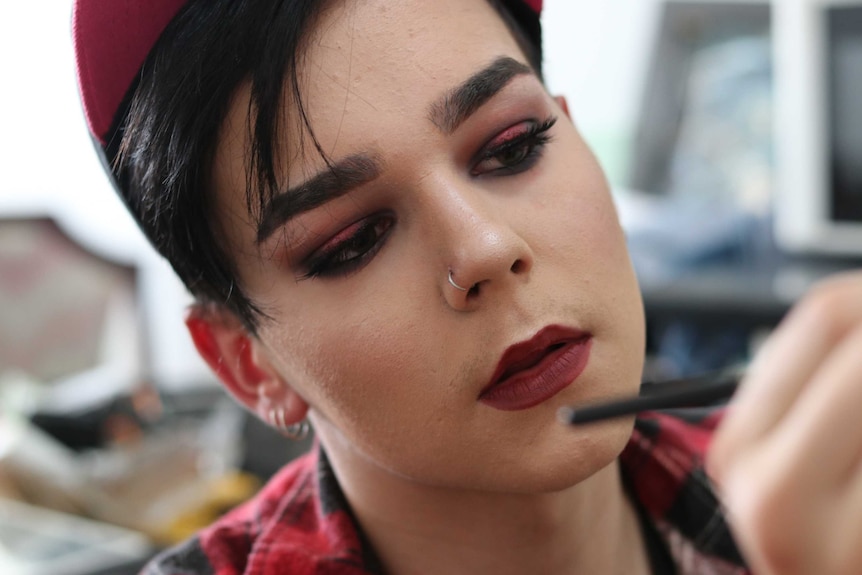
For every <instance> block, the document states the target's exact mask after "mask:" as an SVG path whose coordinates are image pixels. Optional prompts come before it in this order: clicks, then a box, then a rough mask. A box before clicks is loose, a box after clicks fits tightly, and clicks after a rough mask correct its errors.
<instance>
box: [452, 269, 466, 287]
mask: <svg viewBox="0 0 862 575" xmlns="http://www.w3.org/2000/svg"><path fill="white" fill-rule="evenodd" d="M449 284H450V285H451V286H452V287H453V288H455V289H456V290H458V291H467V288H465V287H461V286H459V285H458V284H456V283H455V280H454V279H452V268H449Z"/></svg>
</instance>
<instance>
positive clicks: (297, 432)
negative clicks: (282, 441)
mask: <svg viewBox="0 0 862 575" xmlns="http://www.w3.org/2000/svg"><path fill="white" fill-rule="evenodd" d="M269 423H270V425H272V426H273V427H274V428H276V429H277V430H278V431H279V432H281V434H282V435H284V436H285V437H287V438H288V439H292V440H294V441H300V440H302V439H305V437H306V436H307V435H308V432H309V430H310V428H311V426H309V425H308V421H306V420H305V419H303V420H302V421H299V422H297V423H293V424H290V425H288V424H287V422H286V421H285V419H284V409H282V408H281V407H278V408H273V409H270V410H269Z"/></svg>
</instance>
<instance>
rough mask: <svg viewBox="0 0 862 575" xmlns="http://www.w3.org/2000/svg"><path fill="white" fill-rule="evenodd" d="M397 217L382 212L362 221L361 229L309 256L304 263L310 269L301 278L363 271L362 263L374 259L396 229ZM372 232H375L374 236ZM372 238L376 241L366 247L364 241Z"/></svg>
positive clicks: (342, 274)
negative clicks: (393, 227)
mask: <svg viewBox="0 0 862 575" xmlns="http://www.w3.org/2000/svg"><path fill="white" fill-rule="evenodd" d="M394 223H395V218H394V216H393V215H392V214H388V213H385V214H378V215H376V216H372V217H370V218H368V219H366V220H365V221H363V222H361V223H360V224H359V228H358V229H357V230H356V232H354V233H353V235H351V236H350V237H349V238H347V239H346V240H344V241H343V242H341V243H339V244H337V245H335V246H332V247H331V248H327V249H324V250H321V251H319V252H316V253H315V254H313V255H312V256H311V257H310V258H308V259H307V260H306V261H305V263H304V266H303V267H305V269H306V271H305V273H304V274H303V275H302V276H301V277H300V278H299V279H300V280H303V279H309V278H315V277H336V276H347V275H350V274H351V273H353V272H356V271H359V269H360V268H362V266H364V265H365V264H366V263H367V262H369V261H370V260H371V258H373V257H374V256H375V255H376V254H377V252H378V251H379V250H380V248H382V247H383V244H384V243H385V241H386V237H387V236H388V235H389V232H390V231H391V230H392V226H393V224H394ZM370 234H374V235H373V236H371V235H370ZM368 239H371V240H372V241H373V244H372V245H371V246H370V247H368V248H367V249H365V248H366V245H365V244H364V243H363V242H365V241H366V240H368ZM357 250H364V251H359V253H358V254H357V255H353V256H348V254H350V252H351V251H352V252H356V251H357Z"/></svg>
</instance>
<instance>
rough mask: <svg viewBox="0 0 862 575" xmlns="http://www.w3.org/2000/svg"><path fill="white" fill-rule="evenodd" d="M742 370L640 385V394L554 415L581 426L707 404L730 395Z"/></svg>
mask: <svg viewBox="0 0 862 575" xmlns="http://www.w3.org/2000/svg"><path fill="white" fill-rule="evenodd" d="M743 375H744V372H743V370H742V369H741V368H739V367H733V368H730V369H726V370H722V371H719V372H716V373H712V374H706V375H701V376H696V377H691V378H683V379H677V380H669V381H662V382H650V383H644V384H643V385H641V392H640V395H637V396H633V397H625V398H621V399H616V400H610V401H606V402H600V403H593V404H587V405H579V406H570V407H564V408H562V409H560V411H559V412H558V414H557V415H558V417H559V419H560V421H561V422H563V423H565V424H568V425H584V424H587V423H593V422H596V421H603V420H605V419H611V418H615V417H624V416H627V415H635V414H637V413H639V412H641V411H649V410H658V409H672V408H678V407H697V406H704V405H711V404H714V403H718V402H721V401H724V400H727V399H730V397H731V396H732V395H733V393H734V392H735V391H736V388H737V386H738V385H739V382H740V380H741V379H742V376H743Z"/></svg>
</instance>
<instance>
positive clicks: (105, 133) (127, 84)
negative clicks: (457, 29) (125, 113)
mask: <svg viewBox="0 0 862 575" xmlns="http://www.w3.org/2000/svg"><path fill="white" fill-rule="evenodd" d="M188 1H189V0H75V4H74V8H73V12H72V37H73V42H74V46H75V60H76V64H77V68H78V85H79V89H80V92H81V99H82V101H83V104H84V114H85V115H86V118H87V125H88V126H89V128H90V133H91V134H92V136H93V137H94V138H96V140H98V141H99V143H100V144H101V145H102V147H104V146H105V145H106V143H107V142H108V141H109V140H110V136H111V131H112V129H114V126H116V120H117V118H116V115H117V113H118V112H119V111H120V109H121V106H122V103H123V100H124V99H125V97H126V93H127V92H128V91H129V89H130V88H131V86H132V84H133V83H134V80H135V77H136V76H137V74H138V72H139V71H140V69H141V66H143V64H144V61H145V60H146V59H147V56H148V55H149V53H150V50H151V49H152V47H153V46H154V45H155V43H156V40H158V38H159V36H160V35H161V33H162V31H163V30H164V29H165V28H166V27H167V25H168V23H169V22H170V21H171V20H172V19H173V18H174V16H176V15H177V13H178V12H179V11H180V8H182V7H183V6H184V5H185V4H186V3H187V2H188ZM506 4H507V6H509V5H513V6H517V8H518V9H513V7H512V6H509V9H510V10H511V11H512V13H513V16H515V18H516V19H518V20H520V21H521V23H522V24H524V26H525V29H526V30H527V31H528V34H530V35H531V36H532V40H534V41H536V43H537V45H539V46H540V45H541V39H540V36H539V34H540V30H539V24H538V16H539V14H540V13H541V11H542V0H513V1H510V2H507V3H506ZM524 7H527V8H529V10H526V11H525V10H524ZM527 18H529V19H530V20H531V21H530V22H526V21H525V19H527Z"/></svg>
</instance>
